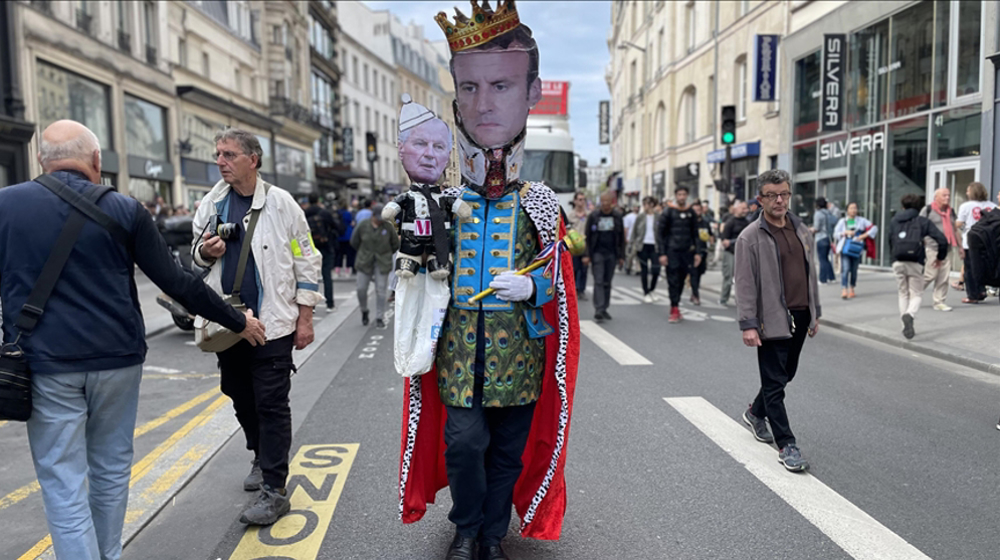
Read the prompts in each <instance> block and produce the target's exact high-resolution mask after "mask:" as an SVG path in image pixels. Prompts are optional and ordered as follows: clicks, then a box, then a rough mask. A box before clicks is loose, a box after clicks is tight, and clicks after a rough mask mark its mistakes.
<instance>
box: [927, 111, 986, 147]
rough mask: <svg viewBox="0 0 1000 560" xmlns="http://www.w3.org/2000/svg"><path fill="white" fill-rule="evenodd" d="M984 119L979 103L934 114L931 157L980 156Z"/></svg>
mask: <svg viewBox="0 0 1000 560" xmlns="http://www.w3.org/2000/svg"><path fill="white" fill-rule="evenodd" d="M982 120H983V119H982V112H981V108H980V106H979V105H972V106H969V107H961V108H958V109H952V110H950V111H944V112H942V113H938V114H936V115H934V134H933V135H932V136H931V141H932V142H933V145H932V148H931V156H932V158H931V159H935V160H938V159H949V158H960V157H972V156H979V139H980V131H981V127H982Z"/></svg>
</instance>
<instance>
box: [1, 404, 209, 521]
mask: <svg viewBox="0 0 1000 560" xmlns="http://www.w3.org/2000/svg"><path fill="white" fill-rule="evenodd" d="M218 394H219V388H218V387H213V388H212V389H211V390H208V391H205V392H204V393H202V394H200V395H198V396H197V397H195V398H193V399H191V400H189V401H187V402H186V403H183V404H181V405H179V406H177V407H175V408H173V409H172V410H169V411H167V412H166V413H165V414H163V415H162V416H159V417H157V418H154V419H152V420H150V421H149V422H146V423H145V424H143V425H141V426H139V427H138V428H136V429H135V435H134V437H139V436H141V435H143V434H146V433H149V432H151V431H153V430H155V429H156V428H159V427H160V426H162V425H164V424H166V423H167V422H169V421H170V420H173V419H174V418H177V417H178V416H180V415H181V414H184V413H185V412H187V411H189V410H191V409H192V408H194V407H196V406H198V405H199V404H201V403H203V402H205V401H207V400H208V399H210V398H212V397H214V396H216V395H218ZM0 426H2V424H0ZM39 489H40V487H39V486H38V481H37V480H35V481H32V482H30V483H28V484H25V485H24V486H22V487H20V488H18V489H17V490H14V491H13V492H11V493H10V494H7V495H6V496H4V497H2V498H0V510H3V509H5V508H7V507H10V506H12V505H14V504H16V503H18V502H20V501H21V500H23V499H25V498H27V497H28V496H30V495H32V494H34V493H35V492H37V491H38V490H39Z"/></svg>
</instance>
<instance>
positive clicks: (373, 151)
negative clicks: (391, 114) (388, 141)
mask: <svg viewBox="0 0 1000 560" xmlns="http://www.w3.org/2000/svg"><path fill="white" fill-rule="evenodd" d="M365 144H367V145H368V161H375V160H377V159H378V136H376V135H375V133H374V132H366V133H365Z"/></svg>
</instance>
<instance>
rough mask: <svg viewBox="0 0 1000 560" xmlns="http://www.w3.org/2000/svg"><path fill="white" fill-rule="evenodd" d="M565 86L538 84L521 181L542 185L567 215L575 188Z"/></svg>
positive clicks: (562, 84)
mask: <svg viewBox="0 0 1000 560" xmlns="http://www.w3.org/2000/svg"><path fill="white" fill-rule="evenodd" d="M568 108H569V82H547V81H543V82H542V101H541V102H540V103H539V104H538V105H536V106H535V108H534V109H532V111H531V114H529V115H528V132H527V136H526V137H525V142H524V164H523V167H522V168H521V180H523V181H544V182H545V184H546V185H548V186H549V187H550V188H551V189H552V190H553V191H555V192H556V195H558V197H559V202H560V203H561V204H562V206H563V208H564V209H565V210H566V211H567V212H569V209H570V203H571V201H572V200H573V193H574V192H575V191H576V187H577V173H576V159H575V157H574V153H573V137H572V136H571V135H570V133H569V111H568Z"/></svg>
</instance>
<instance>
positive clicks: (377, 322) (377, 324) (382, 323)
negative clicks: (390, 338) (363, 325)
mask: <svg viewBox="0 0 1000 560" xmlns="http://www.w3.org/2000/svg"><path fill="white" fill-rule="evenodd" d="M375 328H376V329H384V328H385V321H383V320H382V319H375Z"/></svg>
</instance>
